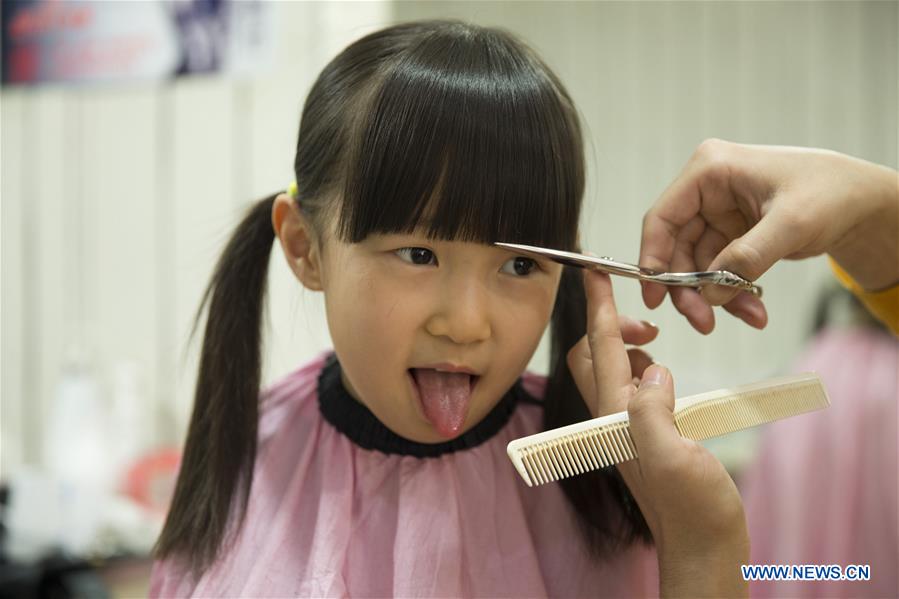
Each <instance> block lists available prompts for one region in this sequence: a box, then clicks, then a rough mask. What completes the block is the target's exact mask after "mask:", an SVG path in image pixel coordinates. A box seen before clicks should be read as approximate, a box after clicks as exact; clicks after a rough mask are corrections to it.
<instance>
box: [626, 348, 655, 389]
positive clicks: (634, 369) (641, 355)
mask: <svg viewBox="0 0 899 599" xmlns="http://www.w3.org/2000/svg"><path fill="white" fill-rule="evenodd" d="M627 359H628V361H629V362H630V363H631V377H632V378H631V382H632V383H633V379H635V378H636V379H637V382H636V383H635V386H638V385H639V384H640V378H641V377H642V376H643V373H644V372H645V371H646V369H647V368H649V367H650V366H651V365H652V356H650V355H649V354H648V353H646V352H645V351H643V350H642V349H638V348H636V347H632V348H631V349H629V350H627Z"/></svg>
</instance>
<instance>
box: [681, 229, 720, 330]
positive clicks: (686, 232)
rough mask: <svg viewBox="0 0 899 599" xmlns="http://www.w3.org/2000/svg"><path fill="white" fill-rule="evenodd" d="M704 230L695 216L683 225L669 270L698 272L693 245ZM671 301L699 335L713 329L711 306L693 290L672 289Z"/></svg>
mask: <svg viewBox="0 0 899 599" xmlns="http://www.w3.org/2000/svg"><path fill="white" fill-rule="evenodd" d="M705 230H706V224H705V221H704V220H703V219H702V218H701V217H699V216H696V217H694V218H692V219H691V220H690V222H688V223H687V224H685V225H684V227H683V229H681V232H680V235H679V236H678V238H677V242H676V246H675V250H674V255H673V257H672V260H671V270H672V271H674V272H694V271H696V270H699V268H698V266H697V265H696V259H695V257H694V251H695V244H696V242H697V241H698V240H699V239H700V238H701V237H702V234H703V233H704V232H705ZM670 293H671V301H672V302H673V303H674V306H675V308H677V311H678V312H680V313H681V314H683V315H684V316H686V317H687V320H688V321H689V322H690V324H691V325H692V326H693V328H695V329H696V330H697V331H699V332H700V333H702V334H704V335H707V334H709V333H711V332H712V329H714V328H715V315H714V313H713V312H712V308H711V306H709V305H708V302H706V301H705V300H704V299H703V298H702V297H701V296H700V295H699V294H698V293H697V292H696V291H695V290H693V289H690V288H687V287H680V288H677V289H672V290H671V291H670Z"/></svg>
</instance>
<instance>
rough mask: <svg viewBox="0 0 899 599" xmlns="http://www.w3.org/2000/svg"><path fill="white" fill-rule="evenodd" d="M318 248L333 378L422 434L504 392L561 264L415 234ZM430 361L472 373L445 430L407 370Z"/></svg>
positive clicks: (464, 418)
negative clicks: (336, 372)
mask: <svg viewBox="0 0 899 599" xmlns="http://www.w3.org/2000/svg"><path fill="white" fill-rule="evenodd" d="M276 210H277V209H276ZM300 218H302V217H300ZM277 228H278V226H277V224H276V229H277ZM283 243H284V238H283V236H282V244H283ZM286 249H287V248H286V247H285V250H286ZM322 251H323V254H320V273H319V274H320V278H319V280H318V282H319V283H320V286H319V288H320V289H321V290H323V291H324V293H325V305H326V310H327V318H328V326H329V329H330V332H331V338H332V341H333V343H334V349H335V352H336V353H337V357H338V359H339V360H340V363H341V366H342V371H343V383H344V386H345V387H346V388H347V390H348V391H349V393H350V394H351V395H352V396H353V397H354V398H356V399H357V400H358V401H360V402H361V403H363V404H364V405H365V406H367V407H368V408H369V409H370V410H371V411H372V412H373V413H374V415H375V416H376V417H377V418H378V419H379V420H380V421H381V422H382V423H383V424H384V425H385V426H387V427H388V428H389V429H391V430H392V431H393V432H395V433H396V434H398V435H400V436H402V437H405V438H407V439H410V440H413V441H418V442H423V443H436V442H440V441H445V440H447V438H452V437H456V436H459V435H461V434H463V433H464V432H465V431H467V430H468V429H469V428H471V427H472V426H473V425H475V424H477V423H478V422H479V421H480V420H481V419H482V418H483V417H484V416H485V415H486V414H487V413H488V412H489V411H490V410H491V409H492V408H493V407H494V406H495V405H496V403H497V402H498V401H499V399H500V398H501V397H502V396H503V394H504V393H505V392H506V391H508V389H509V388H510V387H511V386H512V384H513V383H514V382H515V380H516V379H517V378H518V377H519V376H520V375H521V373H522V372H523V371H524V369H525V368H526V367H527V364H528V362H529V360H530V359H531V356H532V355H533V354H534V351H535V350H536V349H537V344H538V343H539V341H540V338H541V336H542V334H543V331H544V330H545V329H546V326H547V324H548V323H549V319H550V316H551V314H552V309H553V304H554V302H555V298H556V292H557V290H558V286H559V279H560V277H561V273H562V267H561V266H560V265H558V264H556V263H554V262H552V261H549V260H534V259H531V258H528V257H525V256H520V255H516V254H515V253H513V252H510V251H508V250H504V249H501V248H497V247H493V246H488V245H485V244H480V243H472V242H457V241H434V240H428V239H427V238H426V237H425V236H424V235H423V234H419V233H418V232H416V233H413V234H408V235H405V234H391V235H370V236H369V237H368V238H366V239H365V240H363V241H362V242H360V243H356V244H347V243H343V242H341V241H339V240H338V239H337V238H336V236H334V235H330V236H329V237H328V239H327V241H326V243H325V246H324V248H322ZM301 280H302V277H301ZM304 283H305V281H304ZM307 286H308V285H307ZM440 363H447V364H451V365H455V366H464V367H467V368H469V369H471V370H473V371H474V372H475V373H477V374H478V375H479V376H478V378H477V379H475V380H473V387H472V388H471V392H470V393H471V394H470V399H469V400H468V402H467V404H466V405H465V407H464V408H463V409H461V410H460V409H459V408H458V406H457V407H456V408H453V409H455V410H456V411H457V412H458V414H454V417H455V418H458V419H461V425H458V424H457V425H454V426H452V427H451V429H452V430H447V425H446V422H445V418H444V423H443V425H442V426H441V425H437V424H435V421H439V420H440V417H439V416H438V417H435V416H434V415H433V409H434V408H433V406H431V407H430V408H427V407H425V406H424V405H423V403H426V402H423V401H422V400H421V399H419V397H420V395H421V394H422V393H423V391H422V390H421V385H419V384H417V383H416V382H415V378H413V376H412V375H411V373H410V369H412V368H422V367H427V366H433V365H436V364H440ZM438 383H439V381H438ZM463 403H464V402H463ZM429 410H430V411H429ZM450 411H452V410H450Z"/></svg>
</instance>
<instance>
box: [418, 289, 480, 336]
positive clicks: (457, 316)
mask: <svg viewBox="0 0 899 599" xmlns="http://www.w3.org/2000/svg"><path fill="white" fill-rule="evenodd" d="M440 294H441V296H440V297H439V298H437V301H436V302H435V306H436V308H435V310H434V313H433V315H432V316H431V318H430V319H429V320H428V323H427V330H428V332H429V333H430V334H431V335H434V336H435V337H448V338H450V339H451V340H452V341H453V342H454V343H457V344H459V345H465V344H471V343H476V342H478V341H484V340H485V339H488V338H489V337H490V335H491V334H492V331H491V327H490V318H489V313H490V310H489V308H490V306H489V302H490V297H489V294H488V291H487V289H486V288H485V286H484V284H483V283H482V282H480V281H477V280H472V278H471V277H467V278H466V277H457V278H456V280H455V281H452V282H451V283H450V284H449V285H446V286H444V287H443V288H442V289H441V291H440Z"/></svg>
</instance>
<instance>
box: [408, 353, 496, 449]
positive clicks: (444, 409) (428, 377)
mask: <svg viewBox="0 0 899 599" xmlns="http://www.w3.org/2000/svg"><path fill="white" fill-rule="evenodd" d="M480 378H481V377H480V376H477V375H471V374H465V373H458V372H440V371H437V370H434V369H432V368H410V369H409V379H410V383H411V385H412V388H413V390H414V393H415V396H416V398H417V399H418V401H419V404H420V405H421V407H422V411H423V412H424V415H425V418H427V419H428V421H429V422H430V423H431V425H432V426H433V427H434V429H435V430H436V431H437V432H438V433H439V434H440V435H441V436H443V437H446V438H448V439H452V438H455V437H457V436H459V434H460V433H461V432H462V427H463V424H464V423H465V417H466V416H467V415H468V407H469V405H470V404H471V396H472V395H473V394H474V388H475V386H476V385H477V382H478V380H479V379H480Z"/></svg>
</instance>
